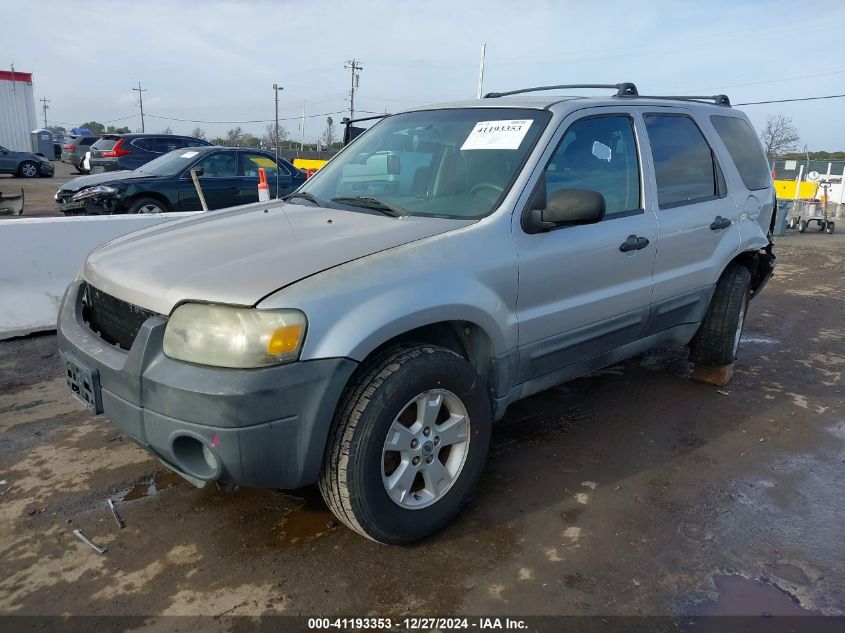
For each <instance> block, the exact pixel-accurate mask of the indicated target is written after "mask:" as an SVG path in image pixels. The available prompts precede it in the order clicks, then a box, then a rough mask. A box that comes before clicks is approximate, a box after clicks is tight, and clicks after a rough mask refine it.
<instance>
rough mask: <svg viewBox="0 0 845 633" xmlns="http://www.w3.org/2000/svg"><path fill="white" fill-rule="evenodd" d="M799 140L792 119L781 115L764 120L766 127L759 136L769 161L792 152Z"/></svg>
mask: <svg viewBox="0 0 845 633" xmlns="http://www.w3.org/2000/svg"><path fill="white" fill-rule="evenodd" d="M800 138H801V137H800V136H799V135H798V130H797V129H796V128H795V126H794V125H793V124H792V118H791V117H788V116H784V115H782V114H777V115H771V116H769V118H767V119H766V127H765V128H763V132H762V134H760V140H762V141H763V146H764V147H765V148H766V156H767V157H768V158H769V160H774V159H775V158H777V157H779V156H780V155H781V154H784V153H786V152H789V151H791V150H794V149H795V146H796V145H797V144H798V141H799V139H800Z"/></svg>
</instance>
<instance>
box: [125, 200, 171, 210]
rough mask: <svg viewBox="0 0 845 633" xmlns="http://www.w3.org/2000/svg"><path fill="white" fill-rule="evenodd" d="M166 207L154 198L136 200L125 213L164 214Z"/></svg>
mask: <svg viewBox="0 0 845 633" xmlns="http://www.w3.org/2000/svg"><path fill="white" fill-rule="evenodd" d="M166 211H167V207H166V205H165V204H164V203H163V202H161V201H160V200H156V199H155V198H138V199H137V200H135V202H133V203H132V204H131V205H129V208H128V209H127V211H126V212H127V213H165V212H166Z"/></svg>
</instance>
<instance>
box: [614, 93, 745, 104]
mask: <svg viewBox="0 0 845 633" xmlns="http://www.w3.org/2000/svg"><path fill="white" fill-rule="evenodd" d="M617 96H619V97H628V96H638V97H639V98H640V99H665V100H667V101H712V102H713V103H715V104H716V105H720V106H727V107H731V100H730V99H729V98H728V95H706V96H696V95H693V96H681V95H617Z"/></svg>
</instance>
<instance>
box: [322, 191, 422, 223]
mask: <svg viewBox="0 0 845 633" xmlns="http://www.w3.org/2000/svg"><path fill="white" fill-rule="evenodd" d="M332 202H338V203H340V204H348V205H349V206H350V207H363V208H364V209H372V210H373V211H380V212H381V213H384V214H385V215H389V216H391V217H394V218H401V217H404V216H406V215H408V210H407V209H403V208H402V207H400V206H397V205H395V204H390V203H388V202H384V201H383V200H379V199H378V198H373V197H372V196H338V197H336V198H332Z"/></svg>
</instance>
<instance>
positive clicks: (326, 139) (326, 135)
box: [320, 117, 336, 149]
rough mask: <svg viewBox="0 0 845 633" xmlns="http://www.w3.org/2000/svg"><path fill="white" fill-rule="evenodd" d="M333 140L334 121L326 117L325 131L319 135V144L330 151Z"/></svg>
mask: <svg viewBox="0 0 845 633" xmlns="http://www.w3.org/2000/svg"><path fill="white" fill-rule="evenodd" d="M335 140H336V139H335V132H334V119H332V118H331V117H326V129H325V130H323V133H322V134H321V135H320V142H321V143H322V144H323V145H325V146H326V148H327V149H331V147H332V145H334V143H335Z"/></svg>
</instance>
